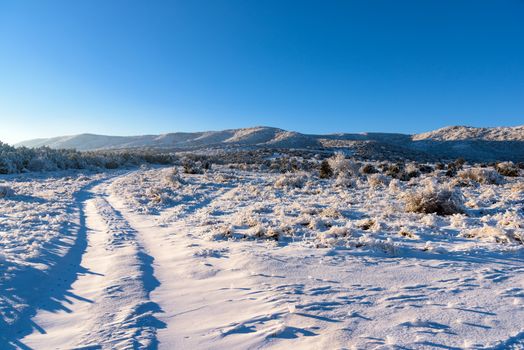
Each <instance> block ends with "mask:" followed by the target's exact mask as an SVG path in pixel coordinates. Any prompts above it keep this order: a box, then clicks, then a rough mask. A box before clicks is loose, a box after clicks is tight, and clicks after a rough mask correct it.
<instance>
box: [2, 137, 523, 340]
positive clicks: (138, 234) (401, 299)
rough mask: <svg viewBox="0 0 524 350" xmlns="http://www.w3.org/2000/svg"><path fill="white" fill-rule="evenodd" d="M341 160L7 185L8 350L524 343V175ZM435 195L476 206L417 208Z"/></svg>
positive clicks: (55, 177) (19, 180)
mask: <svg viewBox="0 0 524 350" xmlns="http://www.w3.org/2000/svg"><path fill="white" fill-rule="evenodd" d="M249 135H250V134H249V132H247V134H246V136H247V137H250V136H249ZM331 163H332V164H334V165H336V168H337V172H340V173H341V174H340V175H338V177H335V178H332V179H318V177H316V176H314V175H312V174H307V173H290V174H274V173H268V172H262V171H246V170H238V169H232V168H229V167H222V166H214V167H213V170H210V171H207V172H205V173H204V174H192V175H190V174H184V173H182V169H174V168H157V169H138V170H133V171H119V172H111V173H99V174H95V173H89V174H79V173H73V172H70V173H53V174H50V175H45V176H44V175H37V174H25V175H18V176H9V177H5V178H3V179H4V180H3V182H2V183H0V186H6V187H7V188H9V189H11V190H12V193H11V194H10V195H9V196H5V197H3V198H0V204H1V205H0V231H1V232H0V248H1V253H2V254H1V255H0V274H1V275H0V276H1V280H0V281H1V282H0V284H1V287H2V288H1V289H0V290H2V294H1V297H2V306H1V307H2V308H1V309H0V310H1V317H2V323H0V330H1V331H2V335H1V336H0V348H2V349H3V348H6V349H9V348H34V349H41V348H60V349H63V348H78V347H93V348H97V347H98V348H100V347H101V348H116V349H127V348H151V349H153V348H156V347H157V346H158V347H160V348H161V349H172V348H194V349H210V348H212V349H246V348H274V349H289V348H292V347H296V348H300V349H324V348H328V349H336V348H350V349H375V348H376V349H387V348H409V349H435V348H452V349H455V348H457V349H461V348H473V349H489V348H496V349H511V348H513V349H522V348H523V347H524V328H523V325H524V264H523V262H524V259H523V252H524V245H523V244H522V243H523V241H524V186H523V180H522V177H515V178H511V177H504V178H503V179H502V181H497V182H496V183H479V182H475V181H473V180H472V182H471V183H462V182H456V183H453V179H450V178H449V177H446V176H445V175H444V174H443V173H442V172H439V171H435V172H432V173H428V174H422V175H421V176H420V177H416V178H413V179H411V180H409V181H399V180H397V179H391V178H390V177H389V176H387V175H384V174H373V175H365V174H364V175H361V174H359V172H358V171H356V166H353V165H352V164H351V163H347V162H344V161H343V160H342V159H341V158H340V157H339V158H338V160H337V158H335V161H332V162H331ZM348 169H355V171H352V172H351V174H350V175H347V174H345V172H348ZM467 169H469V168H466V170H467ZM341 179H344V181H342V180H341ZM348 184H349V185H348ZM428 184H430V185H428ZM428 186H429V187H431V188H433V189H439V188H446V187H449V186H456V187H455V189H453V191H460V193H461V196H462V197H463V198H461V200H462V201H463V202H464V207H461V211H462V212H461V213H456V214H453V215H438V214H437V213H418V212H410V211H409V210H406V209H407V208H406V194H407V193H415V194H422V195H423V194H424V193H426V192H425V191H428V188H429V187H428ZM424 198H425V197H424ZM453 198H454V199H456V198H455V197H453ZM408 209H409V208H408ZM445 214H448V213H445ZM450 214H451V213H450ZM36 295H38V297H35V296H36Z"/></svg>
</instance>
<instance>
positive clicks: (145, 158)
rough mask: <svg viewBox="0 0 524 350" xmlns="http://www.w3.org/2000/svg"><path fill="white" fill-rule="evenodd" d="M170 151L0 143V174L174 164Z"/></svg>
mask: <svg viewBox="0 0 524 350" xmlns="http://www.w3.org/2000/svg"><path fill="white" fill-rule="evenodd" d="M175 160H176V159H175V157H174V156H173V155H171V154H169V153H163V152H155V151H150V150H133V151H92V152H78V151H76V150H71V149H51V148H49V147H40V148H26V147H18V148H15V147H12V146H9V145H7V144H4V143H2V142H0V174H16V173H22V172H27V171H54V170H67V169H88V168H106V169H114V168H119V167H123V166H133V165H140V164H143V163H151V164H173V163H174V162H175Z"/></svg>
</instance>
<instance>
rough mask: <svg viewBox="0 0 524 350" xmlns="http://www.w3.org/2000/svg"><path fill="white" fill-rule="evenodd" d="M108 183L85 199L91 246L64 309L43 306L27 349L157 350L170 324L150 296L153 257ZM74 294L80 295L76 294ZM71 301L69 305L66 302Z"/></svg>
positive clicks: (26, 342) (155, 282)
mask: <svg viewBox="0 0 524 350" xmlns="http://www.w3.org/2000/svg"><path fill="white" fill-rule="evenodd" d="M110 182H111V181H106V182H104V183H102V184H99V185H98V186H96V187H94V188H93V189H91V190H90V191H88V192H86V194H88V195H86V196H85V200H84V201H83V202H82V208H83V212H82V216H83V217H85V220H83V222H82V223H83V224H84V225H83V226H84V228H83V229H84V231H85V232H86V234H85V236H87V242H86V243H87V249H86V250H85V252H84V254H83V255H82V261H81V264H80V265H81V266H79V272H78V277H77V279H76V281H74V282H73V283H72V285H71V286H70V288H69V290H68V295H70V296H72V297H71V298H67V299H64V301H63V302H62V303H63V304H64V310H63V311H59V312H50V311H48V310H45V309H43V310H39V312H38V313H37V315H36V317H35V324H39V325H42V328H41V331H40V332H38V331H36V332H33V333H32V334H31V335H29V336H28V337H26V338H24V339H22V344H24V346H27V348H35V349H40V348H59V349H64V348H84V347H89V348H93V349H106V348H107V349H156V348H157V347H158V341H157V335H156V333H157V329H160V328H164V327H165V324H164V323H163V322H161V321H159V320H158V319H157V318H156V315H157V314H158V313H160V312H162V310H161V308H160V306H159V305H158V304H156V303H154V302H152V301H151V299H150V293H151V292H152V291H153V290H154V289H155V288H156V287H157V286H158V285H159V282H158V280H157V279H156V278H155V276H154V271H153V260H154V259H153V258H152V257H151V256H149V255H148V254H147V253H146V251H145V250H144V249H143V247H142V245H141V243H140V241H139V239H138V233H137V231H136V230H135V229H134V228H133V227H132V226H131V225H130V224H129V223H128V222H127V221H126V220H125V219H124V218H123V217H122V215H121V214H120V212H119V211H118V210H116V209H115V208H113V207H112V206H111V204H109V202H108V201H107V200H106V199H105V198H104V196H105V191H106V188H107V185H108V183H110ZM73 296H74V297H73ZM66 305H67V306H66Z"/></svg>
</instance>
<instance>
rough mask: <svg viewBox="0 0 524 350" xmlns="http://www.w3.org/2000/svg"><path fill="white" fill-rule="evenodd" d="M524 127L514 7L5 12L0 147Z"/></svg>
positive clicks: (371, 0)
mask: <svg viewBox="0 0 524 350" xmlns="http://www.w3.org/2000/svg"><path fill="white" fill-rule="evenodd" d="M452 124H465V125H473V126H497V125H518V124H524V0H489V1H484V0H471V1H462V0H449V1H448V0H423V1H421V0H413V1H402V0H398V1H393V0H362V1H350V0H346V1H342V0H341V1H284V0H278V1H272V0H259V1H250V0H227V1H225V0H209V1H199V0H193V1H189V0H188V1H174V0H173V1H146V0H143V1H130V0H120V1H118V0H84V1H82V0H74V1H71V0H67V1H65V0H64V1H52V0H51V1H41V0H34V1H31V0H0V140H4V141H8V142H16V141H20V140H23V139H28V138H33V137H48V136H56V135H63V134H76V133H82V132H93V133H103V134H116V135H129V134H144V133H162V132H169V131H195V130H209V129H223V128H234V127H246V126H254V125H269V126H277V127H281V128H286V129H293V130H298V131H301V132H308V133H328V132H342V131H345V132H359V131H388V132H408V133H411V132H420V131H425V130H429V129H433V128H437V127H442V126H446V125H452Z"/></svg>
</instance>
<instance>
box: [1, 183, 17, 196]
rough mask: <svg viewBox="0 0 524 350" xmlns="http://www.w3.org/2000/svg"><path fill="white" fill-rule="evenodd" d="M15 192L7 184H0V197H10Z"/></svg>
mask: <svg viewBox="0 0 524 350" xmlns="http://www.w3.org/2000/svg"><path fill="white" fill-rule="evenodd" d="M14 194H15V191H13V189H12V188H11V187H9V186H5V185H0V198H6V197H11V196H13V195H14Z"/></svg>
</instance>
